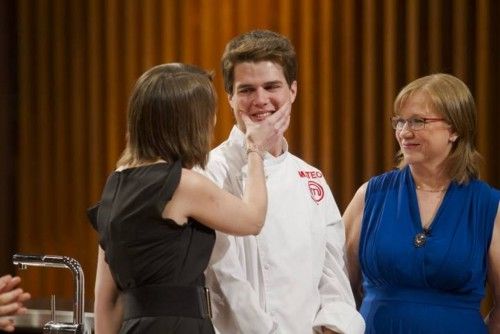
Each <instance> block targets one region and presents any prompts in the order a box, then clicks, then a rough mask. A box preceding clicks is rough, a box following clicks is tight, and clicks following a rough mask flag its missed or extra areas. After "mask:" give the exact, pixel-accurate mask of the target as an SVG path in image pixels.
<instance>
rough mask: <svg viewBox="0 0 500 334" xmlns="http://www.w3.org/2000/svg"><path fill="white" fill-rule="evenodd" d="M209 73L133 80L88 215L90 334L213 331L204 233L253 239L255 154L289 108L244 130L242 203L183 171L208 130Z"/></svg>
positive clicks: (261, 203) (177, 67) (181, 68)
mask: <svg viewBox="0 0 500 334" xmlns="http://www.w3.org/2000/svg"><path fill="white" fill-rule="evenodd" d="M215 109H216V95H215V91H214V88H213V86H212V82H211V76H210V75H209V74H207V73H206V72H204V71H202V70H201V69H199V68H197V67H194V66H190V65H185V64H164V65H159V66H156V67H154V68H152V69H150V70H149V71H147V72H146V73H144V74H143V75H142V76H141V77H140V78H139V80H138V81H137V83H136V85H135V88H134V90H133V92H132V96H131V98H130V101H129V106H128V131H127V146H126V148H125V150H124V152H123V154H122V157H121V158H120V160H119V161H118V163H117V169H116V171H115V172H113V173H112V174H111V175H110V176H109V178H108V180H107V182H106V185H105V187H104V190H103V192H102V198H101V201H100V202H99V203H98V204H97V205H96V206H95V207H93V208H91V209H89V217H90V220H91V223H92V225H93V226H94V228H95V229H96V230H97V231H98V233H99V249H98V263H97V275H96V283H95V305H94V316H95V332H96V333H97V334H109V333H117V332H120V333H176V334H179V333H186V334H187V333H189V334H193V333H214V329H213V326H212V324H211V321H210V298H209V293H208V292H207V290H206V289H205V288H204V284H205V277H204V274H203V272H204V270H205V268H206V266H207V264H208V260H209V258H210V254H211V251H212V248H213V244H214V241H215V233H214V230H220V231H222V232H224V233H229V234H235V235H248V234H257V233H259V232H260V230H261V229H262V227H263V223H264V217H265V214H266V209H267V207H266V205H267V192H266V186H265V176H264V172H263V166H262V155H263V154H264V152H265V151H266V149H267V146H268V143H272V142H273V141H274V140H275V138H276V136H282V134H283V132H284V131H285V129H286V128H287V127H288V124H289V119H290V118H289V116H290V105H286V106H284V107H283V108H282V109H280V110H278V111H277V112H275V113H274V114H273V115H272V116H271V117H268V118H266V120H265V121H263V122H259V123H253V122H252V121H251V120H250V119H249V118H248V117H246V115H242V117H243V118H244V120H245V123H246V126H247V134H246V140H247V157H246V158H247V159H248V171H247V180H246V189H245V194H244V197H243V199H239V198H237V197H235V196H233V195H231V194H229V193H226V192H224V191H223V190H221V189H219V188H218V187H217V186H216V185H215V184H213V183H212V182H211V181H209V180H208V179H207V178H205V177H204V176H202V175H201V174H199V173H197V172H196V171H194V170H193V169H192V168H193V167H201V168H203V167H204V166H205V163H206V161H207V158H208V153H209V150H210V141H211V137H212V132H213V128H214V125H215V120H216V115H215Z"/></svg>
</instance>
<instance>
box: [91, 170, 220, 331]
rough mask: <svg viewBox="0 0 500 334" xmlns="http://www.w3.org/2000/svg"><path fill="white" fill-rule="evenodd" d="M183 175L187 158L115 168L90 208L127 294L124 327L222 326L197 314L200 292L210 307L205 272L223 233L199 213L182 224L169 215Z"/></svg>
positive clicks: (192, 328)
mask: <svg viewBox="0 0 500 334" xmlns="http://www.w3.org/2000/svg"><path fill="white" fill-rule="evenodd" d="M180 176H181V164H180V162H176V163H174V164H166V163H157V164H152V165H147V166H141V167H136V168H130V169H126V170H123V171H119V172H114V173H112V174H111V175H110V176H109V178H108V180H107V182H106V185H105V187H104V190H103V193H102V198H101V201H100V202H99V203H98V204H97V205H96V206H95V207H93V208H91V209H89V212H88V213H89V218H90V221H91V223H92V225H93V227H94V228H95V229H96V230H97V232H98V233H99V237H100V239H99V243H100V245H101V247H102V249H103V250H104V251H105V257H106V262H107V263H108V265H109V267H110V270H111V273H112V275H113V277H114V279H115V282H116V284H117V286H118V288H119V289H120V290H121V293H122V294H123V296H124V298H123V301H124V309H125V311H124V313H125V314H124V320H123V323H122V326H121V329H120V333H176V334H182V333H186V334H188V333H189V334H196V333H200V334H201V333H202V334H212V333H214V329H213V326H212V323H211V321H210V319H209V318H208V317H203V316H201V317H200V316H198V315H193V314H192V313H193V310H194V311H195V313H196V311H197V310H198V308H199V306H198V305H197V303H196V299H197V298H198V299H199V300H200V302H199V304H200V305H201V304H203V303H205V305H202V306H206V300H202V299H200V298H201V297H202V295H203V292H201V291H202V289H203V286H204V284H205V277H204V274H203V272H204V270H205V268H206V267H207V265H208V261H209V259H210V255H211V252H212V249H213V246H214V242H215V232H214V230H212V229H210V228H208V227H206V226H204V225H202V224H200V223H198V222H197V221H196V220H194V219H189V220H188V222H187V223H186V224H184V225H182V226H180V225H178V224H176V223H175V222H174V221H172V220H170V219H163V218H162V217H161V214H162V211H163V209H164V207H165V204H166V203H167V202H168V201H169V200H170V199H171V198H172V195H173V193H174V191H175V189H176V188H177V186H178V184H179V181H180ZM197 291H200V293H199V294H197ZM193 301H194V302H193Z"/></svg>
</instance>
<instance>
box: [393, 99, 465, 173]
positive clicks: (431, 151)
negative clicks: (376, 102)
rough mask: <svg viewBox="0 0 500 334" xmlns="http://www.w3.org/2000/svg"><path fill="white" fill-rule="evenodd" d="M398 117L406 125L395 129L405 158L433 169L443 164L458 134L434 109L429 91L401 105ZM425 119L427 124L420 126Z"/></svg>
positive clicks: (412, 162)
mask: <svg viewBox="0 0 500 334" xmlns="http://www.w3.org/2000/svg"><path fill="white" fill-rule="evenodd" d="M397 117H398V120H399V124H400V126H401V125H403V126H402V128H399V129H396V130H395V135H396V139H397V141H398V143H399V146H400V148H401V152H402V153H403V156H404V159H405V161H406V162H407V163H408V164H410V165H417V164H420V165H424V166H426V167H427V168H431V169H433V168H437V167H440V166H442V163H443V162H444V161H445V160H446V158H447V156H448V155H449V153H450V151H451V148H452V145H453V141H454V140H455V139H456V134H455V133H453V131H452V129H451V127H450V125H449V124H448V123H446V121H445V120H444V119H443V116H442V115H440V114H438V113H437V112H435V111H434V110H433V107H432V103H431V101H430V98H429V96H428V95H427V94H426V93H425V92H417V93H415V94H413V95H412V96H411V97H409V98H407V99H406V101H405V102H404V104H403V105H402V106H401V110H400V114H399V115H398V116H397ZM422 122H423V123H424V124H423V127H422V128H420V129H418V128H419V126H418V123H422ZM416 124H417V125H416ZM411 127H413V128H415V129H411Z"/></svg>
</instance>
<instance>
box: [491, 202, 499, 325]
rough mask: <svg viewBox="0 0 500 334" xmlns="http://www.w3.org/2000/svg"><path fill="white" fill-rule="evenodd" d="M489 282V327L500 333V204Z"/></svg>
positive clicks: (496, 220) (494, 229)
mask: <svg viewBox="0 0 500 334" xmlns="http://www.w3.org/2000/svg"><path fill="white" fill-rule="evenodd" d="M488 284H489V286H490V287H491V291H492V293H493V309H492V310H491V312H490V316H489V321H488V329H489V333H490V334H500V206H499V208H498V211H497V216H496V218H495V225H494V227H493V237H492V239H491V245H490V250H489V254H488Z"/></svg>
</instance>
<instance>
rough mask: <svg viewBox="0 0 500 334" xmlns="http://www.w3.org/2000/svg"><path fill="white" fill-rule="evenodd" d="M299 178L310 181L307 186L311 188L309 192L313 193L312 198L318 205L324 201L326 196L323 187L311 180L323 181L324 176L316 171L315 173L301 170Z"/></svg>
mask: <svg viewBox="0 0 500 334" xmlns="http://www.w3.org/2000/svg"><path fill="white" fill-rule="evenodd" d="M299 176H300V177H305V178H308V179H309V181H307V186H308V187H309V192H310V193H311V198H312V199H313V201H315V202H316V203H319V202H320V201H321V200H322V199H323V197H324V196H325V191H324V190H323V187H322V186H321V185H320V184H319V183H318V182H315V181H312V180H311V179H322V178H323V174H321V172H320V171H316V170H314V171H305V170H299Z"/></svg>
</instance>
